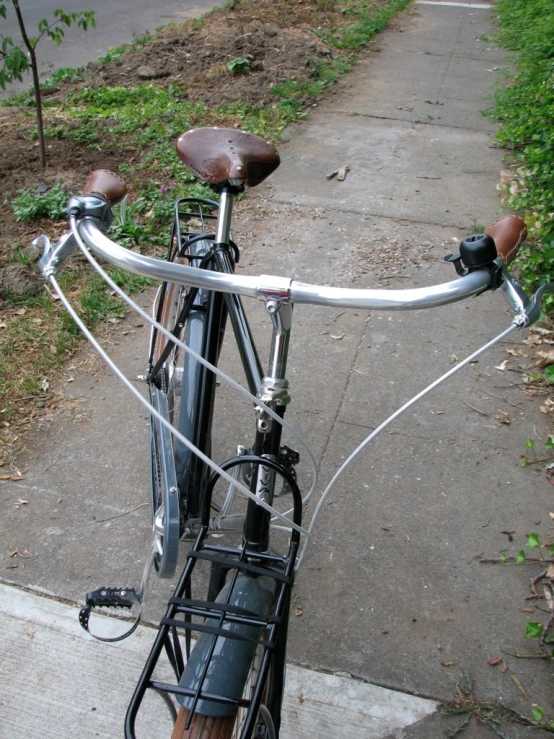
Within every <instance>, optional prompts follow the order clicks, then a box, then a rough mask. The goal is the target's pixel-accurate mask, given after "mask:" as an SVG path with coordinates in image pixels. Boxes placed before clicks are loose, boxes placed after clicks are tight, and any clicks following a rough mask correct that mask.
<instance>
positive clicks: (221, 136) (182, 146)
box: [176, 127, 281, 187]
mask: <svg viewBox="0 0 554 739" xmlns="http://www.w3.org/2000/svg"><path fill="white" fill-rule="evenodd" d="M176 149H177V154H178V155H179V158H180V159H181V161H183V162H184V163H185V164H186V165H187V167H189V168H190V169H191V170H192V172H193V173H194V175H195V176H196V177H198V179H199V180H202V181H203V182H206V183H207V184H209V185H223V184H224V183H225V182H230V183H231V184H233V185H242V184H244V183H245V184H247V185H248V186H249V187H254V186H255V185H259V184H260V182H262V181H263V180H265V178H266V177H268V176H269V175H270V174H271V173H272V172H274V171H275V170H276V169H277V167H278V166H279V164H280V162H281V160H280V158H279V153H278V151H277V149H276V148H275V147H274V146H273V145H272V144H270V143H268V142H267V141H265V139H263V138H262V137H261V136H256V135H255V134H252V133H245V132H244V131H239V130H237V129H235V128H218V127H213V128H193V129H192V130H190V131H187V132H186V133H184V134H182V136H179V138H178V139H177V143H176Z"/></svg>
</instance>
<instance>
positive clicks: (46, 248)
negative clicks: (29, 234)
mask: <svg viewBox="0 0 554 739" xmlns="http://www.w3.org/2000/svg"><path fill="white" fill-rule="evenodd" d="M33 246H34V247H35V249H41V250H42V257H41V259H40V261H39V263H38V266H39V269H40V271H41V272H42V274H43V275H44V276H45V277H47V278H48V277H51V276H52V275H55V274H56V272H57V267H58V265H59V264H61V262H63V261H64V259H67V257H68V256H69V255H70V254H71V252H72V251H73V250H74V249H76V248H77V242H76V240H75V237H74V236H73V233H72V232H71V231H68V232H67V233H65V234H64V235H63V236H61V237H60V238H59V239H58V241H57V242H56V244H54V245H52V243H51V242H50V239H49V238H48V236H46V234H41V235H40V236H39V237H38V238H36V239H35V240H34V241H33Z"/></svg>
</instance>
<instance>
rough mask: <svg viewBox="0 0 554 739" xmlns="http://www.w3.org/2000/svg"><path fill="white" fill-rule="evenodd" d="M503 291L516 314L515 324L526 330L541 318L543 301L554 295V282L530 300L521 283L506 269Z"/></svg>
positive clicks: (504, 270)
mask: <svg viewBox="0 0 554 739" xmlns="http://www.w3.org/2000/svg"><path fill="white" fill-rule="evenodd" d="M501 290H502V292H503V293H504V297H505V298H506V300H507V301H508V303H509V304H510V307H511V308H512V310H513V311H514V313H515V314H516V315H515V318H514V323H515V324H516V325H517V326H518V327H519V328H524V327H526V326H532V325H533V324H534V323H536V322H537V321H538V320H539V318H540V317H541V300H542V299H543V297H544V295H546V294H550V295H553V294H554V282H547V283H545V284H544V285H541V286H540V287H539V289H538V290H537V291H536V292H535V294H534V295H533V296H532V297H531V298H529V297H528V296H527V294H526V293H525V292H524V290H523V288H522V287H521V285H520V284H519V282H518V281H517V280H516V279H515V278H514V277H512V276H511V274H510V273H509V272H508V270H507V269H506V268H504V269H503V270H502V285H501Z"/></svg>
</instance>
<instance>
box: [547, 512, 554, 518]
mask: <svg viewBox="0 0 554 739" xmlns="http://www.w3.org/2000/svg"><path fill="white" fill-rule="evenodd" d="M548 515H549V516H550V518H552V519H554V512H552V511H550V513H549V514H548Z"/></svg>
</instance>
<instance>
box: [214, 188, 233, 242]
mask: <svg viewBox="0 0 554 739" xmlns="http://www.w3.org/2000/svg"><path fill="white" fill-rule="evenodd" d="M235 192H236V188H233V187H232V186H231V185H224V186H223V187H222V188H221V191H220V194H219V212H218V215H217V228H216V235H215V243H216V244H228V243H229V241H230V239H231V218H232V215H233V197H234V193H235Z"/></svg>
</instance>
